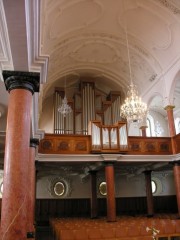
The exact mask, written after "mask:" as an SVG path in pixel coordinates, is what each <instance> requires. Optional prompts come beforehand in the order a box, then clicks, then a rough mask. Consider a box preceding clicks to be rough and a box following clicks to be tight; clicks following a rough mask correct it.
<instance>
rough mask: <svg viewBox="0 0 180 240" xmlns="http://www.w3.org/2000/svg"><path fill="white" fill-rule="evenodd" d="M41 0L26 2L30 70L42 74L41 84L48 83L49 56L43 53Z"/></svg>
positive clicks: (27, 0)
mask: <svg viewBox="0 0 180 240" xmlns="http://www.w3.org/2000/svg"><path fill="white" fill-rule="evenodd" d="M40 2H41V1H40V0H31V1H29V0H26V5H25V6H26V9H25V11H26V29H27V30H26V31H27V46H28V62H29V63H28V64H29V70H30V71H32V72H39V73H40V83H41V84H43V83H46V81H47V73H48V62H49V56H48V55H45V54H43V53H42V52H41V39H40V36H41V34H40Z"/></svg>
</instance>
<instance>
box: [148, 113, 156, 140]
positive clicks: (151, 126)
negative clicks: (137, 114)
mask: <svg viewBox="0 0 180 240" xmlns="http://www.w3.org/2000/svg"><path fill="white" fill-rule="evenodd" d="M147 126H148V127H147V129H146V135H147V137H154V136H156V135H155V131H154V128H155V127H154V119H153V117H152V116H151V115H148V116H147Z"/></svg>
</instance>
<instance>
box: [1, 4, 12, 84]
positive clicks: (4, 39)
mask: <svg viewBox="0 0 180 240" xmlns="http://www.w3.org/2000/svg"><path fill="white" fill-rule="evenodd" d="M0 36H1V37H0V70H13V62H12V56H11V48H10V42H9V36H8V29H7V25H6V16H5V12H4V6H3V1H0ZM0 80H3V78H2V75H1V77H0Z"/></svg>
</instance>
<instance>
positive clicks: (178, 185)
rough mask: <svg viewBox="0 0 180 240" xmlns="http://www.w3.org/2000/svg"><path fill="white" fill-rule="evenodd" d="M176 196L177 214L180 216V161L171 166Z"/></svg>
mask: <svg viewBox="0 0 180 240" xmlns="http://www.w3.org/2000/svg"><path fill="white" fill-rule="evenodd" d="M173 172H174V181H175V189H176V198H177V206H178V216H179V217H180V163H179V162H176V163H175V164H174V167H173Z"/></svg>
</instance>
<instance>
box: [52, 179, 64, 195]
mask: <svg viewBox="0 0 180 240" xmlns="http://www.w3.org/2000/svg"><path fill="white" fill-rule="evenodd" d="M53 190H54V193H55V195H56V196H58V197H60V196H62V195H63V194H64V193H65V185H64V183H63V182H60V181H58V182H56V183H55V184H54V188H53Z"/></svg>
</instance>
